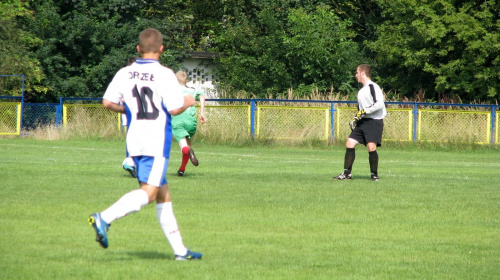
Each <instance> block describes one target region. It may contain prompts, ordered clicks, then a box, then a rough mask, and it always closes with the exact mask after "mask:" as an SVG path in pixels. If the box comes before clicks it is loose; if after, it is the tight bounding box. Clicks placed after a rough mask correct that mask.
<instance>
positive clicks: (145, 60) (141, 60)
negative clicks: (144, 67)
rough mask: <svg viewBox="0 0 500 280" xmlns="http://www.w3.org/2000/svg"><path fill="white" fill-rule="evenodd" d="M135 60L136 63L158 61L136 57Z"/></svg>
mask: <svg viewBox="0 0 500 280" xmlns="http://www.w3.org/2000/svg"><path fill="white" fill-rule="evenodd" d="M135 62H136V63H138V64H147V63H159V61H158V60H156V59H144V58H138V59H137V60H136V61H135Z"/></svg>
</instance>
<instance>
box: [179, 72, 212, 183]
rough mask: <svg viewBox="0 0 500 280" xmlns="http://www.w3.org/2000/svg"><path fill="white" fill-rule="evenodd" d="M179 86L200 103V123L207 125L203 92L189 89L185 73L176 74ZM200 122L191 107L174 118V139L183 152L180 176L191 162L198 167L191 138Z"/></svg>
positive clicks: (193, 108) (185, 93)
mask: <svg viewBox="0 0 500 280" xmlns="http://www.w3.org/2000/svg"><path fill="white" fill-rule="evenodd" d="M175 76H176V77H177V80H178V81H179V84H180V85H181V87H182V88H183V90H184V95H187V94H189V95H191V96H193V97H194V98H195V99H196V101H200V122H201V123H205V121H206V118H205V97H204V96H203V91H200V90H196V89H194V88H190V87H188V86H187V85H186V84H187V74H186V72H184V71H178V72H177V73H175ZM197 126H198V122H197V120H196V108H195V107H194V106H192V107H190V108H189V109H187V110H186V111H184V113H182V114H180V115H177V116H174V117H173V118H172V131H173V134H174V138H175V140H176V141H177V143H179V146H180V148H181V152H182V163H181V166H180V167H179V170H177V175H178V176H184V172H185V171H186V165H187V163H188V161H189V160H191V163H192V164H193V165H194V166H198V164H199V163H198V159H197V158H196V155H195V154H194V151H193V148H192V147H191V138H192V137H193V136H194V134H195V133H196V128H197Z"/></svg>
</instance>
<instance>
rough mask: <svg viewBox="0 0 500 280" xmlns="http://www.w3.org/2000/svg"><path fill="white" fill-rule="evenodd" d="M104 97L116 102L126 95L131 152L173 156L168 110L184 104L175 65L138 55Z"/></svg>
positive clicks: (129, 149)
mask: <svg viewBox="0 0 500 280" xmlns="http://www.w3.org/2000/svg"><path fill="white" fill-rule="evenodd" d="M103 98H104V99H106V100H109V101H111V102H113V103H120V101H121V99H122V98H123V99H124V105H125V110H126V115H127V120H128V123H127V126H128V128H127V152H128V154H129V155H130V156H152V157H157V156H163V157H167V158H168V157H169V155H170V146H171V144H172V127H171V124H170V121H171V116H170V114H169V113H168V111H171V110H174V109H177V108H181V107H182V106H183V105H184V95H183V92H182V88H181V87H180V85H179V82H178V81H177V78H176V77H175V74H174V72H173V71H172V70H171V69H169V68H167V67H165V66H163V65H161V64H160V63H159V62H158V61H157V60H154V59H137V60H136V62H135V63H133V64H132V65H130V66H127V67H124V68H122V69H120V70H119V71H118V72H117V73H116V75H115V76H114V78H113V80H112V81H111V83H110V84H109V86H108V88H107V90H106V93H105V94H104V97H103Z"/></svg>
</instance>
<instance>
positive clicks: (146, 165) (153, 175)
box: [132, 156, 168, 187]
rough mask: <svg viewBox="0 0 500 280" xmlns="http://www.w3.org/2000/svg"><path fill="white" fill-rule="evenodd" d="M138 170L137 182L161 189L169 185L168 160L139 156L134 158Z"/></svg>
mask: <svg viewBox="0 0 500 280" xmlns="http://www.w3.org/2000/svg"><path fill="white" fill-rule="evenodd" d="M132 159H133V160H134V163H135V168H136V169H137V180H139V182H143V183H146V184H148V185H151V186H156V187H160V186H161V185H164V184H166V183H167V177H166V175H167V167H168V158H165V157H150V156H137V157H132Z"/></svg>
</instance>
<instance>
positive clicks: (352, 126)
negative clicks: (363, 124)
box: [349, 117, 358, 130]
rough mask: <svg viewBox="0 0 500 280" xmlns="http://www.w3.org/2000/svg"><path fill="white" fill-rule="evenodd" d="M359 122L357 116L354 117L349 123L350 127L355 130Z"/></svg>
mask: <svg viewBox="0 0 500 280" xmlns="http://www.w3.org/2000/svg"><path fill="white" fill-rule="evenodd" d="M357 124H358V120H357V119H356V117H354V119H353V120H352V121H351V122H350V123H349V127H350V128H351V130H354V128H355V127H356V125H357Z"/></svg>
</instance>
